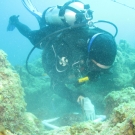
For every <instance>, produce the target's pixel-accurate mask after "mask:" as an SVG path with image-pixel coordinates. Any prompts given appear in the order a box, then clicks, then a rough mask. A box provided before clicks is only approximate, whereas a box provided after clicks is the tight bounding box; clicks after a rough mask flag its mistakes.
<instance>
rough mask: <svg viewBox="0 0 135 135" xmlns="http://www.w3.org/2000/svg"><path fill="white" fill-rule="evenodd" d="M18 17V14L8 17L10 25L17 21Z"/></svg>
mask: <svg viewBox="0 0 135 135" xmlns="http://www.w3.org/2000/svg"><path fill="white" fill-rule="evenodd" d="M18 17H19V15H18V16H16V15H13V16H11V17H10V18H9V23H10V24H12V25H16V24H17V23H18V22H19V19H18Z"/></svg>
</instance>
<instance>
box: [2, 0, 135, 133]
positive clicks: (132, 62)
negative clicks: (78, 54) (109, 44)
mask: <svg viewBox="0 0 135 135" xmlns="http://www.w3.org/2000/svg"><path fill="white" fill-rule="evenodd" d="M32 2H33V4H34V5H35V6H36V7H37V9H38V10H39V11H41V12H43V11H44V9H46V8H47V7H49V6H55V5H57V4H58V5H63V4H64V3H65V2H67V1H66V0H63V1H62V0H61V1H60V0H53V1H49V2H46V1H45V0H32ZM82 2H84V3H86V4H90V7H91V10H93V11H94V13H93V17H94V18H93V21H97V20H106V21H110V22H112V23H114V24H116V26H117V27H118V35H117V37H116V43H117V45H118V52H117V57H116V60H115V63H114V67H113V75H105V76H103V77H101V78H100V79H99V80H98V82H94V83H90V84H89V83H88V84H86V85H84V86H82V87H80V88H77V89H75V90H79V91H81V92H84V93H85V94H86V95H88V97H89V98H90V99H91V101H92V103H93V104H94V106H95V111H96V114H97V115H100V114H105V115H106V116H107V117H108V118H110V119H109V121H107V122H106V123H103V124H92V123H86V124H82V125H80V126H79V125H77V126H74V127H71V128H70V129H69V128H67V129H66V130H63V133H62V132H61V135H63V134H65V135H66V134H68V132H70V133H71V135H74V134H75V133H78V132H79V133H80V135H83V132H85V130H86V129H88V131H86V134H87V132H88V133H90V132H91V133H92V134H93V135H107V134H110V135H113V134H115V133H116V132H117V133H119V132H121V133H119V134H118V135H121V134H124V131H125V130H126V131H125V135H127V134H126V133H128V134H129V135H133V134H134V133H135V128H134V127H135V116H134V112H135V108H134V106H135V90H134V88H135V2H134V0H129V1H127V0H116V1H114V0H83V1H82ZM120 3H122V4H123V5H122V4H120ZM0 11H1V14H0V18H1V25H0V36H1V38H0V50H3V51H4V52H3V51H0V92H1V91H5V92H4V93H3V94H5V95H2V94H1V93H0V103H2V104H1V105H0V116H1V117H3V119H2V120H1V117H0V122H1V121H2V122H3V121H4V122H5V123H4V122H3V123H4V124H3V125H4V126H5V128H7V129H9V130H10V131H12V133H19V134H20V135H24V134H27V135H38V134H41V135H44V134H45V135H47V134H48V135H49V133H47V132H45V133H44V129H43V128H42V126H41V125H40V124H41V121H42V120H44V119H50V118H54V117H59V116H63V119H62V120H61V121H60V122H59V124H60V123H61V124H60V125H59V124H58V123H54V125H55V124H56V125H58V126H69V125H72V124H73V123H74V122H80V121H81V116H80V117H79V118H78V117H76V116H74V115H73V114H71V113H72V112H79V111H82V110H80V108H79V107H76V106H75V105H74V104H72V103H70V102H69V101H67V100H65V99H61V98H60V97H59V96H57V95H55V94H54V93H52V91H51V89H50V79H49V78H48V76H47V75H46V74H45V75H44V77H33V76H31V75H29V74H28V72H27V71H26V69H25V61H26V57H27V55H28V53H29V51H30V49H31V48H32V47H33V45H32V44H31V43H30V42H29V40H28V39H26V38H25V37H23V36H22V35H21V34H20V33H19V32H18V30H17V29H15V30H14V31H11V32H9V31H7V30H6V29H7V25H8V19H9V17H10V16H12V15H20V17H19V20H20V21H21V22H22V23H24V24H26V25H28V26H29V27H30V28H31V29H32V30H36V29H39V26H38V22H37V20H36V19H35V17H34V16H32V15H31V14H30V13H29V12H28V11H27V10H26V9H25V7H24V6H23V5H22V3H21V0H3V1H0ZM97 26H98V27H100V28H102V29H105V30H107V31H109V32H111V33H112V34H113V33H115V31H114V28H112V27H110V25H108V24H98V25H97ZM5 53H6V54H7V55H6V54H5ZM41 53H42V51H41V50H39V49H36V50H35V51H34V53H32V56H31V57H30V63H29V66H30V67H31V68H32V72H33V73H34V72H35V73H37V72H38V73H43V69H42V63H41V59H40V57H41ZM1 63H5V64H2V66H1ZM9 63H10V64H11V65H10V64H9ZM7 67H8V68H7ZM3 81H4V82H3ZM6 81H7V82H6ZM7 83H8V85H7V87H5V84H7ZM16 84H17V85H16ZM69 87H70V86H69ZM71 87H72V86H71ZM11 90H12V92H13V94H14V96H13V95H12V94H11V93H10V91H11ZM6 94H7V95H6ZM10 94H11V95H10ZM10 96H11V97H12V98H11V99H12V100H13V101H12V100H10V98H9V97H10ZM3 97H5V98H7V99H8V100H4V101H3ZM16 102H17V103H19V104H16ZM3 103H4V104H3ZM12 103H13V105H12ZM3 106H4V107H5V106H6V109H7V110H8V111H5V110H4V113H2V107H3ZM12 108H15V109H12ZM115 108H116V109H115ZM129 110H130V111H129ZM12 111H13V112H15V113H13V114H17V115H12ZM66 113H67V114H66ZM111 114H113V115H112V116H111ZM7 116H9V117H11V118H7ZM131 116H132V117H131ZM8 119H10V122H11V123H10V122H9V121H8ZM129 119H130V122H129ZM39 120H40V121H39ZM17 123H19V124H18V125H21V126H20V127H17V126H16V125H17ZM117 123H121V125H117ZM131 123H132V124H131ZM26 127H27V128H26ZM105 127H106V128H105ZM118 127H121V128H118ZM125 127H127V129H126V128H125ZM117 128H118V129H117ZM102 129H103V130H102ZM108 129H109V130H108ZM119 129H121V130H119ZM0 131H1V124H0ZM64 131H65V132H66V133H64ZM114 131H116V132H115V133H113V132H114ZM21 132H22V133H21ZM100 132H101V134H100ZM79 133H78V135H79ZM81 133H82V134H81ZM98 133H99V134H98ZM50 134H51V133H50ZM53 134H54V135H55V134H56V133H55V132H54V133H52V135H53ZM57 134H59V135H60V133H57ZM68 135H69V134H68ZM84 135H85V133H84Z"/></svg>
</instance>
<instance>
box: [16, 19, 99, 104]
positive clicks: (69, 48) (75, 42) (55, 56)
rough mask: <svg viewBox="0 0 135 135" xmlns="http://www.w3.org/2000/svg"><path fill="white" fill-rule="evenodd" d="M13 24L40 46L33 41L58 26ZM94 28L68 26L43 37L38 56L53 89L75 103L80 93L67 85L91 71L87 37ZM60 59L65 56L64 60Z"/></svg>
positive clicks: (37, 45) (96, 30)
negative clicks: (45, 38) (41, 49)
mask: <svg viewBox="0 0 135 135" xmlns="http://www.w3.org/2000/svg"><path fill="white" fill-rule="evenodd" d="M16 27H17V28H18V30H19V31H20V33H21V34H23V35H24V36H25V37H27V38H28V39H29V40H30V41H31V43H32V44H33V45H34V46H35V45H36V47H37V48H40V45H39V44H37V43H39V41H40V40H42V39H43V38H44V37H45V36H47V35H48V34H50V33H53V32H55V31H56V30H58V28H57V27H49V26H47V27H45V28H43V29H40V30H36V31H31V30H30V29H29V28H28V27H27V26H26V25H24V24H22V23H20V22H18V23H17V25H16ZM98 32H99V30H98V29H89V28H88V27H80V28H75V29H68V30H64V31H61V32H59V33H57V34H55V35H53V36H52V37H49V38H48V39H47V40H46V41H45V45H44V47H43V56H42V61H43V67H44V69H45V72H46V73H47V74H48V75H49V76H50V77H51V86H52V90H53V91H54V93H56V94H58V95H59V96H61V97H62V98H66V99H68V100H69V101H71V102H74V103H76V101H77V98H78V96H80V95H82V94H81V93H79V92H74V91H73V90H70V89H69V88H68V87H67V85H68V84H70V83H72V82H76V81H77V79H78V78H79V77H81V76H82V77H84V76H87V75H90V78H91V76H92V74H91V73H89V71H88V69H87V64H86V62H87V58H88V50H87V47H88V39H90V38H91V37H92V36H93V35H94V34H95V33H98ZM62 59H64V60H65V63H63V61H62ZM81 61H82V63H81Z"/></svg>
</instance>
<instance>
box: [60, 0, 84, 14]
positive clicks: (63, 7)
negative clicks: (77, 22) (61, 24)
mask: <svg viewBox="0 0 135 135" xmlns="http://www.w3.org/2000/svg"><path fill="white" fill-rule="evenodd" d="M73 2H81V1H79V0H73V1H69V2H66V3H65V4H64V5H63V6H62V7H60V12H59V16H64V14H65V10H66V9H70V10H72V11H74V12H75V13H78V12H79V11H78V10H76V9H75V8H72V7H70V6H69V5H70V4H71V3H73ZM81 3H82V2H81Z"/></svg>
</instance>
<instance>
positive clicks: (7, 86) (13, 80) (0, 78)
mask: <svg viewBox="0 0 135 135" xmlns="http://www.w3.org/2000/svg"><path fill="white" fill-rule="evenodd" d="M26 113H27V112H26V103H25V101H24V90H23V88H22V86H21V81H20V77H19V75H18V73H17V72H16V71H15V70H13V68H12V66H11V65H10V63H9V62H8V61H7V55H6V54H5V53H4V52H3V51H2V50H0V125H1V126H2V127H4V128H5V129H8V130H10V131H11V132H12V133H15V134H20V135H37V134H43V133H44V130H43V127H42V125H41V123H40V122H37V121H36V120H35V118H33V123H32V124H31V122H30V119H28V117H27V116H26ZM7 135H10V134H7Z"/></svg>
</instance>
